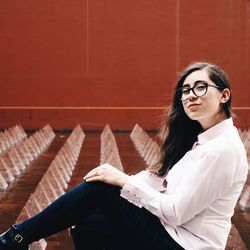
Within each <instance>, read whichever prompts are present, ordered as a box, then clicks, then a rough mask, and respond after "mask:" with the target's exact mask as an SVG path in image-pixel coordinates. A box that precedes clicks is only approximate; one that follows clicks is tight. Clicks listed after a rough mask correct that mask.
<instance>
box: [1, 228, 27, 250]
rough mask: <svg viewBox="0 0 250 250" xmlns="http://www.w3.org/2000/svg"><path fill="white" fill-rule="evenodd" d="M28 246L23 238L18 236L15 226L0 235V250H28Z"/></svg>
mask: <svg viewBox="0 0 250 250" xmlns="http://www.w3.org/2000/svg"><path fill="white" fill-rule="evenodd" d="M28 249H29V245H28V244H27V243H26V242H25V240H24V238H23V236H22V235H21V234H19V232H18V231H17V229H16V228H15V226H11V228H9V229H8V230H7V231H6V232H4V233H3V234H1V235H0V250H28Z"/></svg>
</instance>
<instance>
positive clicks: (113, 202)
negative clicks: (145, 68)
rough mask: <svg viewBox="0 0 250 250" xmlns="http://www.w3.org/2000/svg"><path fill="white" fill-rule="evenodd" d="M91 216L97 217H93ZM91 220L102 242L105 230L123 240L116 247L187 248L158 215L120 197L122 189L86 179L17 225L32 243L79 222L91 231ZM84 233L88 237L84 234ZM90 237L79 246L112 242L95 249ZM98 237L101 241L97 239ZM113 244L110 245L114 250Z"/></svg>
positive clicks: (146, 249) (113, 238)
mask: <svg viewBox="0 0 250 250" xmlns="http://www.w3.org/2000/svg"><path fill="white" fill-rule="evenodd" d="M96 213H98V214H99V215H101V216H102V219H101V220H100V219H98V218H97V217H96V216H94V215H96ZM91 216H92V218H94V219H90V218H91ZM87 220H89V221H91V223H92V225H93V224H95V223H96V226H94V227H92V229H94V230H90V232H92V233H93V235H94V234H96V233H99V237H100V242H101V240H102V232H104V233H106V234H108V237H110V242H111V243H112V244H113V245H115V244H116V243H117V244H118V242H119V246H118V247H116V249H130V250H133V249H135V250H139V249H143V250H163V249H183V248H182V247H180V246H179V245H178V244H177V243H176V242H175V241H174V240H173V239H172V238H171V237H170V235H169V234H168V233H167V231H166V230H165V228H164V227H163V226H162V224H161V222H160V220H159V219H158V218H157V217H156V216H155V215H153V214H151V213H150V212H149V211H147V210H146V209H144V208H138V207H137V206H135V205H133V204H131V203H130V202H128V201H127V200H125V199H123V198H122V197H120V188H118V187H116V186H112V185H108V184H105V183H102V182H92V183H87V182H82V183H81V184H79V185H77V186H76V187H75V188H73V189H71V190H70V191H68V192H67V193H65V194H64V195H62V196H61V197H60V198H59V199H57V200H56V201H54V202H53V203H52V204H51V205H49V206H48V207H47V208H46V209H44V210H43V211H42V212H40V213H38V214H37V215H35V216H34V217H31V218H30V219H28V220H26V221H24V222H22V223H20V224H18V225H16V227H17V229H18V230H19V231H20V233H21V234H23V236H24V237H25V238H26V240H27V241H28V242H30V243H31V242H33V241H36V240H39V239H41V238H45V237H48V236H50V235H52V234H54V233H57V232H59V231H62V230H64V229H66V228H69V227H71V226H73V225H77V226H76V230H78V232H81V231H83V232H84V231H86V229H87V231H88V229H89V223H87ZM95 221H96V222H95ZM85 225H87V227H86V226H85ZM100 229H101V230H100ZM73 235H74V234H73ZM78 236H79V234H78ZM82 236H83V238H84V237H85V236H84V234H83V235H82ZM104 238H105V237H104ZM74 239H76V238H75V237H74ZM87 239H88V238H87V237H86V242H85V243H86V244H84V248H79V249H81V250H85V249H86V250H90V249H91V250H92V249H93V250H94V249H104V248H105V247H106V246H105V244H108V243H107V242H103V244H104V245H103V246H101V248H94V246H93V247H92V245H93V242H90V243H91V245H89V246H88V245H87ZM94 239H95V241H98V239H97V238H94ZM82 241H84V239H82ZM75 242H76V241H75ZM112 244H111V245H112ZM112 247H113V246H110V249H112ZM105 249H109V248H107V247H106V248H105Z"/></svg>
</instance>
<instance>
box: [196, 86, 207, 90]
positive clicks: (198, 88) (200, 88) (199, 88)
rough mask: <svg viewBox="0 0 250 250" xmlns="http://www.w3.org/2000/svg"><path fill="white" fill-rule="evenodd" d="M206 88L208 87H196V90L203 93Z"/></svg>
mask: <svg viewBox="0 0 250 250" xmlns="http://www.w3.org/2000/svg"><path fill="white" fill-rule="evenodd" d="M205 88H206V86H196V89H197V90H198V91H203V90H204V89H205Z"/></svg>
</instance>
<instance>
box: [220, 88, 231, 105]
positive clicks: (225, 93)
mask: <svg viewBox="0 0 250 250" xmlns="http://www.w3.org/2000/svg"><path fill="white" fill-rule="evenodd" d="M230 95H231V93H230V90H229V89H223V90H222V92H221V103H226V102H227V101H228V100H229V98H230Z"/></svg>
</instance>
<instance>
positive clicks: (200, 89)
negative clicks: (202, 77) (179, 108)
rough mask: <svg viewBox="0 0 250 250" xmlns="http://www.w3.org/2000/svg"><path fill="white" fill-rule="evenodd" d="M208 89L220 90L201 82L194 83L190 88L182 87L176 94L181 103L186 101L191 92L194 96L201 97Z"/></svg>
mask: <svg viewBox="0 0 250 250" xmlns="http://www.w3.org/2000/svg"><path fill="white" fill-rule="evenodd" d="M208 87H214V88H217V89H220V88H219V87H218V86H216V85H212V84H208V83H207V82H203V81H198V82H195V84H194V86H193V87H192V88H190V87H188V86H184V87H182V88H180V89H178V90H177V94H178V97H179V99H180V100H181V101H186V100H187V99H188V96H189V94H190V92H191V91H192V92H193V93H194V95H195V96H197V97H201V96H204V95H205V94H206V93H207V89H208Z"/></svg>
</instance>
